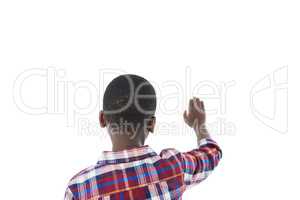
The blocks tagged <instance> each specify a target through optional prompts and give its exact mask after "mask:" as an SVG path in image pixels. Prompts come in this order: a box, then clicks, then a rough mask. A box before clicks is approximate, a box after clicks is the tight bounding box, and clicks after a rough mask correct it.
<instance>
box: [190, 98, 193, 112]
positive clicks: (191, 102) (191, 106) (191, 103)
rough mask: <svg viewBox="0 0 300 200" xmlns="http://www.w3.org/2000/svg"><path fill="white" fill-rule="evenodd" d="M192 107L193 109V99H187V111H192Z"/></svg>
mask: <svg viewBox="0 0 300 200" xmlns="http://www.w3.org/2000/svg"><path fill="white" fill-rule="evenodd" d="M193 109H194V103H193V99H190V101H189V113H192V112H193Z"/></svg>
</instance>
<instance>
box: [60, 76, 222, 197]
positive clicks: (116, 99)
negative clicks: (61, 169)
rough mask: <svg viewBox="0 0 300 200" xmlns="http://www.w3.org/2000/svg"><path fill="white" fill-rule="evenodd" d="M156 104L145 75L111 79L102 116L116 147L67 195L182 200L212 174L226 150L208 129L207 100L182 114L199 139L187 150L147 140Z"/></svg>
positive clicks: (79, 176)
mask: <svg viewBox="0 0 300 200" xmlns="http://www.w3.org/2000/svg"><path fill="white" fill-rule="evenodd" d="M155 109H156V95H155V90H154V88H153V86H152V85H151V84H150V83H149V82H148V81H147V80H146V79H144V78H142V77H140V76H137V75H130V74H127V75H121V76H119V77H117V78H115V79H114V80H113V81H111V82H110V84H109V85H108V87H107V88H106V90H105V93H104V98H103V110H102V111H100V115H99V121H100V125H101V127H103V128H104V127H106V128H107V131H108V133H109V136H110V138H111V141H112V151H105V152H103V153H102V159H101V160H99V161H98V163H97V164H96V165H93V166H91V167H89V168H87V169H85V170H83V171H81V172H80V173H79V174H77V175H76V176H75V177H73V178H72V179H71V181H70V183H69V185H68V188H67V191H66V194H65V200H121V199H124V200H127V199H133V200H135V199H137V200H144V199H148V200H150V199H160V200H165V199H170V200H178V199H181V198H182V194H183V192H184V191H185V190H186V189H187V188H188V187H190V186H192V185H195V184H197V183H199V182H201V181H202V180H204V179H205V178H206V177H207V176H208V175H209V173H210V172H211V171H212V170H213V169H214V168H215V166H216V165H217V164H218V162H219V160H220V159H221V156H222V153H221V150H220V148H219V147H218V145H217V144H216V143H215V142H214V141H213V140H211V139H210V136H209V133H208V132H207V130H206V128H205V110H204V104H203V102H202V101H200V100H199V99H198V98H193V99H191V100H190V101H189V109H188V112H187V111H185V112H184V114H183V118H184V121H185V122H186V124H187V125H188V126H190V127H191V128H193V129H194V131H195V133H196V136H197V142H198V148H196V149H194V150H191V151H189V152H185V153H181V152H179V151H177V150H175V149H165V150H163V151H162V152H161V153H160V154H156V153H155V152H154V151H153V150H152V149H151V148H150V147H149V146H145V145H144V143H145V140H146V138H147V137H148V134H149V133H153V131H154V126H155V115H154V114H155Z"/></svg>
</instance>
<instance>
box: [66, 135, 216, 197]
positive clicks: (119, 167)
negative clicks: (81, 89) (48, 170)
mask: <svg viewBox="0 0 300 200" xmlns="http://www.w3.org/2000/svg"><path fill="white" fill-rule="evenodd" d="M102 156H103V158H102V159H101V160H100V161H98V163H97V164H96V165H93V166H91V167H89V168H87V169H85V170H83V171H81V172H80V173H79V174H77V175H76V176H75V177H73V178H72V179H71V181H70V183H69V185H68V188H67V191H66V194H65V200H127V199H128V200H129V199H130V200H136V199H137V200H144V199H147V200H150V199H158V200H166V199H168V200H178V199H179V200H180V199H181V198H182V194H183V192H184V191H185V190H186V189H187V188H188V187H189V186H192V185H195V184H197V183H199V182H201V181H202V180H204V179H205V178H206V177H207V176H208V175H209V174H210V172H211V171H212V170H213V169H214V168H215V167H216V166H217V164H218V163H219V160H220V159H221V156H222V153H221V150H220V148H219V146H218V145H217V144H216V143H215V142H214V141H213V140H211V139H203V140H201V141H199V147H198V148H197V149H194V150H192V151H189V152H185V153H181V152H179V151H177V150H175V149H165V150H163V151H162V152H161V153H160V154H159V155H158V154H156V153H155V152H154V151H153V150H152V149H151V148H150V147H149V146H143V147H139V148H134V149H129V150H123V151H117V152H108V151H105V152H103V155H102Z"/></svg>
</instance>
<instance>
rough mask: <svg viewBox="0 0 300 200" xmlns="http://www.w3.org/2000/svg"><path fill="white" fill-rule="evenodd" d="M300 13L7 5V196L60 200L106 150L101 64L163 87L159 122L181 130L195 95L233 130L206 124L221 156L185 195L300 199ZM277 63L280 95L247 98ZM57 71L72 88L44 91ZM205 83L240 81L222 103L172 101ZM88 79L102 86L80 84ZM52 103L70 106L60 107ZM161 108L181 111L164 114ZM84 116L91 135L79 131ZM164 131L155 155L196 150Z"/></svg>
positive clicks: (191, 4) (3, 53) (287, 6)
mask: <svg viewBox="0 0 300 200" xmlns="http://www.w3.org/2000/svg"><path fill="white" fill-rule="evenodd" d="M299 9H300V6H299V4H298V2H297V1H287V0H285V1H262V0H260V1H256V0H254V1H248V2H245V1H141V0H139V1H113V0H111V1H77V0H73V1H62V0H59V1H58V0H52V1H40V0H36V1H34V0H27V1H16V0H9V1H8V0H7V1H5V0H4V1H1V2H0V67H1V73H0V76H1V77H0V80H1V84H0V87H1V88H0V89H1V90H0V91H1V133H0V134H1V140H0V143H1V144H0V155H1V164H0V168H1V176H0V177H1V181H0V188H1V197H0V198H1V199H30V200H41V199H43V200H55V199H62V198H63V196H64V191H65V188H66V185H67V183H68V181H69V179H70V178H71V177H72V176H73V175H74V174H75V173H77V172H78V171H80V170H81V169H83V168H85V167H87V166H89V165H91V164H94V163H95V162H96V161H97V159H98V157H99V155H100V154H101V151H102V150H109V149H110V148H111V145H110V141H109V138H108V137H106V136H105V132H104V131H103V130H101V132H99V131H100V129H99V128H98V126H97V117H98V111H99V109H100V107H101V100H102V96H101V92H103V89H102V88H103V87H105V84H107V83H108V81H109V80H110V79H111V78H112V77H114V76H116V75H110V76H105V77H106V79H107V80H101V78H100V75H99V74H100V73H101V71H102V72H103V71H104V69H106V70H110V71H116V70H123V71H124V72H126V73H135V74H139V75H141V76H144V77H146V78H147V79H148V80H150V81H152V82H153V83H156V85H157V86H156V88H161V93H160V95H159V96H158V101H159V103H160V105H161V106H160V107H158V113H157V120H158V124H164V123H165V124H166V123H169V122H174V123H173V124H175V125H179V126H182V125H183V120H182V112H183V109H184V108H185V105H186V102H187V100H188V98H189V97H191V96H192V95H197V96H200V98H201V97H203V96H205V97H206V98H207V99H206V100H205V103H206V107H207V109H208V110H214V111H215V112H214V113H212V114H209V115H208V122H211V123H213V122H214V121H217V122H218V120H220V119H221V120H226V123H227V124H228V123H229V124H231V125H233V126H234V129H233V130H234V131H233V132H232V131H231V132H230V131H229V132H230V133H229V132H228V130H223V129H222V128H220V127H219V128H216V129H214V131H211V132H212V134H213V137H214V138H215V139H216V140H217V141H218V142H219V143H220V145H221V147H222V149H223V152H224V157H223V160H222V162H221V163H220V166H219V167H218V168H217V169H216V170H215V172H214V173H213V174H212V175H211V177H209V178H208V179H207V180H206V181H205V182H203V183H201V184H200V185H199V186H197V187H194V188H193V189H191V190H190V191H188V192H186V193H185V195H184V199H232V200H234V199H263V198H265V199H291V200H292V199H299V191H297V189H298V190H299V178H300V176H299V175H300V174H299V169H300V165H299V155H298V154H299V140H300V137H299V128H298V127H297V124H299V123H297V122H298V119H297V116H298V112H299V111H300V110H299V97H298V96H299V95H298V94H297V93H298V92H299V91H298V90H296V88H297V89H298V88H299V73H298V71H299V70H297V68H299V66H300V65H299V64H300V63H299V55H300V39H299V38H300V37H299V35H300V29H299V24H300V20H299V19H300V12H299ZM187 66H188V67H187ZM287 66H288V67H287ZM49 67H50V68H49ZM51 67H52V68H51ZM282 67H283V68H282ZM33 68H35V69H38V72H39V73H41V74H40V75H39V76H31V77H29V78H28V79H26V81H24V82H21V84H19V82H20V79H19V78H20V77H21V78H22V77H23V76H24V71H27V72H28V71H29V72H28V73H29V74H32V73H33V71H32V70H30V69H33ZM287 69H288V75H289V76H288V80H287V76H286V74H285V72H286V71H287ZM186 70H188V71H189V70H190V76H186V74H187V73H186ZM278 70H279V75H278V73H277V75H275V76H276V77H279V79H276V80H282V81H283V82H284V83H285V84H283V86H280V87H279V88H281V89H279V90H276V87H277V85H276V84H275V85H274V84H273V85H272V84H271V85H270V88H267V89H266V90H264V91H266V93H261V94H259V95H257V96H256V98H255V100H254V101H253V102H252V103H253V104H251V98H252V97H253V91H252V92H251V89H252V88H253V87H254V86H255V85H256V84H257V83H258V82H259V81H260V80H262V78H264V77H265V78H266V77H267V79H265V80H271V81H272V80H273V74H274V73H275V74H276V71H277V72H278ZM52 71H54V72H55V74H58V75H60V76H58V77H56V79H55V80H56V81H59V82H60V84H62V85H63V86H64V87H65V88H67V89H68V91H65V92H61V93H58V94H56V95H54V96H53V93H51V91H52V90H50V92H49V87H57V84H58V83H57V82H54V83H51V84H52V85H51V84H50V85H49V82H48V86H49V87H48V88H47V81H49V77H48V75H49V74H50V73H52ZM34 72H35V73H36V72H37V71H34ZM268 77H271V78H270V79H268ZM187 79H188V80H187ZM204 80H206V81H209V82H210V83H211V84H212V85H215V86H216V87H219V86H220V84H222V83H224V82H230V81H233V82H234V85H233V86H232V87H230V88H229V89H228V91H227V92H226V95H225V96H226V99H225V100H224V96H222V97H220V98H218V97H217V98H210V97H212V96H213V95H212V96H210V95H207V94H206V95H204V94H203V92H202V96H201V94H200V93H197V92H196V93H188V92H186V90H184V91H185V92H182V91H181V92H178V94H175V98H174V95H173V97H172V98H170V99H169V97H170V96H169V97H166V96H168V95H169V94H170V91H171V90H173V89H175V90H176V87H172V85H173V86H174V84H175V81H176V83H177V84H179V85H181V86H182V87H183V88H194V87H196V85H197V83H199V82H200V83H201V82H202V81H204ZM18 81H19V82H18ZM189 81H190V82H191V85H190V87H189V86H188V85H186V82H189ZM287 81H288V83H287ZM279 82H280V81H279ZM86 83H89V84H90V85H91V84H93V85H94V87H95V88H96V90H92V92H91V90H87V87H81V88H80V86H81V84H83V85H84V84H86ZM169 83H170V84H171V86H168V84H169ZM267 83H268V81H267ZM14 84H15V87H17V89H16V88H14ZM90 85H89V86H90ZM212 85H210V88H208V90H209V89H211V87H212ZM77 87H78V88H77ZM168 87H169V88H168ZM220 87H221V86H220ZM287 87H288V101H286V99H287V96H286V95H287V93H286V91H287ZM91 88H92V87H91ZM274 88H275V90H273V89H274ZM15 91H21V96H20V93H18V92H17V93H16V92H15ZM93 91H94V92H93ZM95 91H96V92H95ZM220 91H222V89H220ZM278 91H280V92H278ZM47 94H48V96H47ZM216 94H218V93H216ZM277 94H278V95H277ZM65 95H66V96H69V97H70V98H69V99H68V100H66V99H65V98H64V97H65ZM90 95H91V96H90ZM217 96H218V95H217ZM20 98H21V99H22V100H23V104H22V102H21V103H20V101H19V100H20ZM57 98H58V99H60V100H61V99H62V102H63V103H61V101H60V100H57ZM221 99H223V100H221ZM177 100H178V102H177V103H178V104H177V106H176V101H177ZM56 101H57V102H60V103H59V105H60V106H62V105H65V106H66V107H67V108H68V109H62V110H60V111H61V112H57V111H55V110H53V109H52V107H51V106H53V105H55V106H57V105H56V104H55V103H54V104H53V102H56ZM174 102H175V103H174ZM88 103H90V104H88ZM165 104H167V105H175V106H176V109H175V110H173V111H172V112H170V113H168V112H167V111H168V108H167V107H166V105H165ZM74 105H77V106H78V107H80V106H81V107H82V109H79V108H78V107H74ZM218 105H221V107H222V108H224V107H225V108H226V110H225V111H221V110H220V109H219V107H218ZM287 105H288V107H287ZM28 106H31V107H43V109H44V110H43V109H34V108H31V109H28ZM84 108H87V109H86V110H85V109H84ZM254 108H255V109H256V110H257V109H258V110H259V113H260V114H259V116H261V117H262V116H263V115H268V116H270V115H271V116H272V115H273V116H275V117H274V118H272V117H271V118H270V119H267V118H266V117H262V118H263V119H261V118H259V117H258V116H257V115H255V114H254V113H253V112H252V111H253V109H254ZM169 109H170V108H169ZM41 110H42V111H41ZM39 111H41V112H42V113H41V114H36V112H39ZM166 112H167V113H166ZM287 112H288V120H289V123H288V126H287V124H286V120H287V116H285V114H286V113H287ZM67 117H71V118H72V117H74V121H73V122H74V123H73V124H72V123H70V120H69V118H67ZM82 119H83V121H86V120H89V121H90V122H92V123H93V124H94V125H93V126H92V128H93V129H95V130H96V131H95V132H94V133H92V134H86V133H83V132H81V131H80V130H81V129H80V123H81V122H80V120H81V121H82ZM264 120H267V121H264ZM296 120H297V121H296ZM226 123H225V125H226ZM266 124H267V125H268V124H269V126H271V127H269V126H267V125H266ZM270 124H271V125H270ZM162 128H163V127H162ZM162 128H157V129H156V132H155V134H154V135H151V136H150V138H149V140H148V141H147V144H149V145H150V146H152V147H153V148H154V149H156V150H157V151H159V150H161V149H163V148H165V147H176V148H177V149H179V150H188V149H191V148H193V147H195V145H196V141H194V140H195V138H194V136H193V133H192V132H188V133H186V134H181V133H183V132H185V131H184V130H182V129H176V128H175V130H174V129H173V130H172V131H169V132H168V133H167V134H165V133H164V134H163V132H164V131H163V130H162ZM211 130H212V129H211Z"/></svg>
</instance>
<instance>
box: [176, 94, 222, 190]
mask: <svg viewBox="0 0 300 200" xmlns="http://www.w3.org/2000/svg"><path fill="white" fill-rule="evenodd" d="M183 117H184V121H185V122H186V123H187V124H188V125H189V126H190V127H191V128H193V129H194V131H195V133H196V136H197V142H198V148H197V149H194V150H192V151H189V152H185V153H181V156H180V157H181V162H182V165H181V166H182V169H183V173H184V181H185V184H186V185H187V186H190V185H193V184H195V183H199V182H201V181H202V180H204V179H206V178H207V177H208V175H209V174H210V172H211V171H212V170H213V169H214V168H215V167H216V166H217V165H218V163H219V160H220V159H221V157H222V152H221V149H220V148H219V146H218V145H217V143H216V142H214V141H213V140H212V139H211V138H210V135H209V133H208V131H207V129H206V127H205V120H206V115H205V108H204V103H203V101H200V100H199V99H198V98H193V99H191V100H190V101H189V109H188V113H187V112H186V111H185V112H184V114H183Z"/></svg>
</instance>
